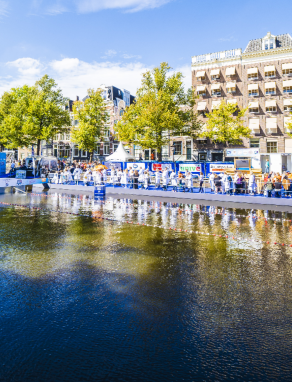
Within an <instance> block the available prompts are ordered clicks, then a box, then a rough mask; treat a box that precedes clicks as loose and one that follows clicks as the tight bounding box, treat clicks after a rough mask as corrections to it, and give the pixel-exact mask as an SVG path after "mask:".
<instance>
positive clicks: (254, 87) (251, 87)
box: [248, 84, 259, 90]
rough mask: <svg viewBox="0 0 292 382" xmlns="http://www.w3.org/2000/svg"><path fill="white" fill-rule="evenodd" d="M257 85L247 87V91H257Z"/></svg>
mask: <svg viewBox="0 0 292 382" xmlns="http://www.w3.org/2000/svg"><path fill="white" fill-rule="evenodd" d="M258 88H259V85H258V84H250V85H248V90H258Z"/></svg>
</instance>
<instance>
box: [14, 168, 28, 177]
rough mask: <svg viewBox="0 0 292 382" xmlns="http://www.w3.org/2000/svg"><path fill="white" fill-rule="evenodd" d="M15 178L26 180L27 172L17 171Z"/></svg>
mask: <svg viewBox="0 0 292 382" xmlns="http://www.w3.org/2000/svg"><path fill="white" fill-rule="evenodd" d="M15 178H16V179H25V178H26V170H17V171H16V175H15Z"/></svg>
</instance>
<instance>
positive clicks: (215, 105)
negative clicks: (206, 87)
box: [212, 101, 221, 110]
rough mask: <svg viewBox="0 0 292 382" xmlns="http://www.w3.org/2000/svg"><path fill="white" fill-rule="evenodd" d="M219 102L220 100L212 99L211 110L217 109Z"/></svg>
mask: <svg viewBox="0 0 292 382" xmlns="http://www.w3.org/2000/svg"><path fill="white" fill-rule="evenodd" d="M220 104H221V101H213V102H212V110H213V109H218V107H219V106H220Z"/></svg>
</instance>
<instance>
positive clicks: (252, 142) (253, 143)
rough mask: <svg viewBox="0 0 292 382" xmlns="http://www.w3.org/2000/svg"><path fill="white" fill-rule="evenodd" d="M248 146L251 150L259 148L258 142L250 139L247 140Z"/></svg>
mask: <svg viewBox="0 0 292 382" xmlns="http://www.w3.org/2000/svg"><path fill="white" fill-rule="evenodd" d="M249 146H250V147H251V148H257V147H260V140H259V139H256V138H252V139H250V140H249Z"/></svg>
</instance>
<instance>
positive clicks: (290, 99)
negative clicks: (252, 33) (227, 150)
mask: <svg viewBox="0 0 292 382" xmlns="http://www.w3.org/2000/svg"><path fill="white" fill-rule="evenodd" d="M192 84H193V87H194V88H195V89H196V92H197V94H198V96H199V100H198V102H197V106H196V108H197V111H198V112H199V113H200V114H201V118H202V120H203V121H206V120H207V119H206V113H208V112H211V110H212V109H214V108H216V107H217V106H218V104H220V103H221V102H222V101H223V100H224V101H225V102H227V103H229V102H231V103H237V104H238V106H239V108H246V107H248V112H247V114H246V120H245V123H246V125H247V126H249V127H250V128H251V130H252V138H251V139H244V140H243V146H241V148H244V147H245V148H256V147H258V148H259V149H260V153H262V154H267V155H268V154H271V153H292V138H291V137H290V136H289V135H288V134H287V133H289V131H288V130H287V128H286V126H285V125H286V123H287V121H288V119H289V118H290V117H291V115H290V111H292V38H291V36H290V35H289V34H284V35H279V36H274V35H272V34H271V33H268V34H267V35H266V36H265V37H263V38H259V39H256V40H251V41H250V42H249V43H248V45H247V47H246V49H245V51H244V52H242V50H241V49H234V50H229V51H223V52H217V53H211V54H205V55H200V56H194V57H193V58H192ZM291 133H292V131H291ZM223 151H224V147H223V146H220V145H219V146H216V145H214V144H212V142H209V141H208V140H200V141H197V140H194V141H193V142H192V156H193V159H198V160H201V159H205V160H222V159H223Z"/></svg>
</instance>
